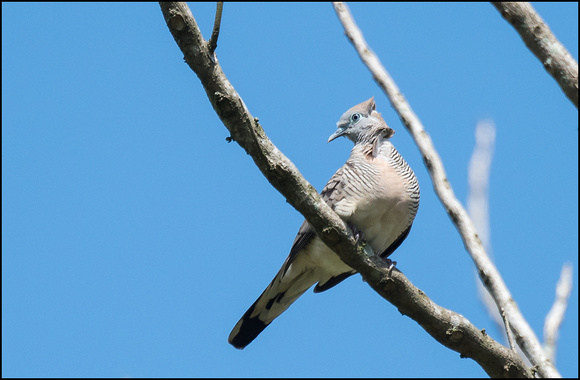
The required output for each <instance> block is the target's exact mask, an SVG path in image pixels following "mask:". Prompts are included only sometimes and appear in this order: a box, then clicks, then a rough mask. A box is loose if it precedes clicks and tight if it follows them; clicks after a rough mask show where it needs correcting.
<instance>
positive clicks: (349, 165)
mask: <svg viewBox="0 0 580 380" xmlns="http://www.w3.org/2000/svg"><path fill="white" fill-rule="evenodd" d="M337 127H338V129H337V130H336V132H334V133H333V134H332V135H331V136H330V137H329V139H328V141H329V142H330V141H332V140H334V139H336V138H337V137H340V136H345V137H347V138H348V139H349V140H351V141H352V142H354V143H355V146H354V148H353V149H352V151H351V153H350V157H349V158H348V160H347V161H346V163H345V164H344V165H343V166H342V167H341V168H340V169H338V171H337V172H336V173H335V174H334V175H333V176H332V178H331V179H330V181H328V183H327V184H326V186H325V187H324V189H323V190H322V192H321V196H322V198H323V199H324V200H325V201H326V203H327V204H328V205H329V206H330V207H332V209H333V210H334V211H335V212H336V213H337V214H338V215H339V216H340V217H341V218H342V219H343V220H344V221H345V222H347V223H348V224H349V225H351V226H353V227H354V228H356V230H358V231H360V232H361V233H362V237H363V238H364V240H365V241H366V242H367V243H368V244H369V245H370V246H371V248H372V249H373V251H374V252H375V254H377V255H380V256H381V257H383V258H386V257H388V256H389V255H390V254H391V253H393V251H394V250H395V249H397V247H398V246H399V245H400V244H401V243H402V242H403V240H405V238H406V237H407V235H408V234H409V231H410V230H411V225H412V224H413V220H414V218H415V215H416V214H417V209H418V207H419V183H418V182H417V178H416V177H415V174H414V173H413V170H411V168H410V167H409V165H408V164H407V163H406V162H405V160H404V159H403V157H401V155H400V154H399V152H397V150H396V149H395V147H394V146H393V145H392V144H391V143H390V142H389V138H390V137H391V136H392V135H393V134H394V133H395V132H394V131H393V130H392V129H391V128H389V127H388V126H387V124H386V123H385V121H384V120H383V118H382V117H381V115H380V113H378V112H376V111H375V102H374V98H371V99H369V100H367V101H366V102H363V103H361V104H358V105H356V106H354V107H352V108H351V109H349V110H348V111H346V112H345V113H344V114H343V115H342V117H341V118H340V120H339V121H338V123H337ZM355 273H356V272H355V271H354V270H353V269H352V268H350V267H349V266H347V265H346V264H345V263H343V262H342V261H341V260H340V258H339V257H338V256H337V255H336V254H335V253H334V252H333V251H332V250H331V249H330V248H328V247H327V246H326V245H325V244H324V243H323V242H322V240H320V239H319V238H318V236H317V235H316V233H315V232H314V230H313V229H312V227H311V226H310V224H308V222H306V221H304V223H303V224H302V226H301V227H300V229H299V230H298V234H297V235H296V238H295V239H294V243H293V244H292V248H291V250H290V254H289V255H288V257H287V258H286V261H285V262H284V264H283V265H282V268H280V270H279V271H278V274H276V277H274V280H272V282H271V283H270V285H268V287H267V288H266V290H264V292H263V293H262V295H261V296H260V297H259V298H258V299H257V300H256V302H254V304H253V305H252V306H251V307H250V308H249V309H248V311H246V313H245V314H244V315H243V316H242V318H241V319H240V320H239V322H238V323H237V324H236V326H235V327H234V328H233V330H232V332H231V333H230V336H229V339H228V341H229V342H230V343H231V344H232V345H233V346H234V347H236V348H244V347H245V346H247V345H248V344H250V343H251V342H252V341H253V340H254V339H255V338H256V337H257V336H258V334H260V333H261V332H262V331H263V330H264V329H265V328H266V326H268V325H269V324H270V323H271V322H272V321H273V320H274V319H275V318H276V317H278V316H279V315H280V314H282V313H283V312H284V311H285V310H286V309H287V308H288V307H289V306H290V305H291V304H292V303H293V302H294V301H296V299H297V298H298V297H300V296H301V295H302V294H304V292H306V290H308V289H309V288H310V287H311V286H312V285H314V284H316V286H315V287H314V292H315V293H318V292H322V291H325V290H328V289H330V288H331V287H333V286H335V285H336V284H338V283H339V282H341V281H342V280H344V279H345V278H347V277H349V276H351V275H353V274H355Z"/></svg>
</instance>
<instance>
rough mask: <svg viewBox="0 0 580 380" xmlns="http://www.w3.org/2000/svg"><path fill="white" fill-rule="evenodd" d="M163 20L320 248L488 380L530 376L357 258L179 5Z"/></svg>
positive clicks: (375, 262)
mask: <svg viewBox="0 0 580 380" xmlns="http://www.w3.org/2000/svg"><path fill="white" fill-rule="evenodd" d="M160 5H161V10H162V12H163V15H164V17H165V21H166V23H167V26H168V27H169V30H170V31H171V33H172V35H173V37H174V39H175V41H176V42H177V44H178V46H179V47H180V49H181V51H182V52H183V54H184V56H185V60H186V62H187V63H188V65H189V66H190V67H191V69H192V70H193V71H194V72H195V73H196V74H197V76H198V78H199V79H200V81H201V82H202V85H203V87H204V89H205V91H206V94H207V96H208V98H209V100H210V102H211V104H212V106H213V108H214V110H215V111H216V113H217V114H218V116H219V117H220V119H221V120H222V122H223V123H224V125H225V126H226V128H228V130H229V131H230V133H231V138H232V139H233V140H235V141H236V142H237V143H238V144H239V145H240V146H241V147H242V148H243V149H244V150H245V151H246V152H247V153H248V154H249V155H250V156H251V157H252V159H253V160H254V162H255V164H256V166H258V168H259V169H260V171H261V172H262V174H264V176H265V177H266V178H267V179H268V181H269V182H270V183H271V184H272V185H273V186H274V187H275V188H276V189H277V190H278V191H280V193H282V195H284V197H286V199H287V201H288V203H290V204H291V205H292V206H293V207H294V208H296V210H298V211H299V212H300V213H301V214H302V215H303V216H304V217H305V218H306V220H307V221H308V222H309V223H310V224H311V225H312V227H313V228H314V229H315V231H316V233H317V234H318V235H319V237H320V238H321V239H322V241H323V242H324V243H325V244H326V245H328V246H329V247H331V248H332V249H333V250H334V251H335V252H336V253H337V254H338V256H339V257H340V258H341V260H343V261H344V262H345V263H346V264H347V265H349V266H351V267H352V268H354V269H355V270H357V271H358V272H359V273H360V274H361V275H362V277H363V279H364V280H365V281H366V282H367V283H368V284H369V285H370V286H371V287H372V288H373V289H374V290H375V291H377V292H378V293H379V294H380V295H381V296H382V297H384V298H385V299H387V300H388V301H389V302H391V303H392V304H393V305H395V306H396V307H397V308H398V309H399V311H400V312H401V313H403V314H405V315H408V316H409V317H411V318H412V319H414V320H415V321H417V322H418V323H419V324H420V325H421V326H422V327H423V328H424V329H425V330H426V331H427V332H428V333H429V334H431V335H432V336H433V337H434V338H435V339H436V340H437V341H439V342H440V343H442V344H443V345H445V346H446V347H448V348H450V349H452V350H455V351H457V352H460V353H461V356H462V357H469V358H472V359H474V360H475V361H476V362H477V363H479V364H480V365H481V367H482V368H483V369H484V370H485V371H486V372H487V373H488V374H489V375H490V376H492V377H531V376H532V372H531V371H530V369H529V368H527V366H526V365H525V364H524V363H523V361H522V360H521V358H520V357H518V356H517V355H515V354H514V353H513V352H512V351H510V350H508V349H506V348H505V347H504V346H502V345H501V344H499V343H497V342H496V341H494V340H493V339H491V338H490V337H489V336H488V335H487V334H486V333H485V331H480V330H478V329H477V328H476V327H475V326H473V325H472V324H471V323H470V322H469V321H468V320H467V319H466V318H464V317H463V316H462V315H460V314H457V313H455V312H453V311H450V310H447V309H445V308H442V307H440V306H438V305H436V304H435V303H434V302H433V301H431V300H430V299H429V298H428V297H427V296H426V295H425V293H423V292H422V291H421V290H419V289H417V288H416V287H415V286H413V285H412V284H411V283H410V282H409V280H408V279H407V278H406V277H405V276H404V275H403V274H402V273H400V272H399V271H398V270H396V269H395V270H392V271H390V270H389V269H388V268H384V267H383V265H384V262H383V261H382V260H381V259H380V258H377V257H369V256H367V255H365V254H364V247H363V246H362V245H357V244H356V241H355V239H354V237H353V235H352V233H351V231H350V229H349V228H348V227H347V226H346V224H345V223H344V222H343V221H342V219H340V217H338V215H336V213H334V211H332V209H331V208H330V207H329V206H328V205H327V204H326V203H325V202H324V201H322V199H321V198H320V195H319V194H318V192H317V191H316V189H314V187H312V186H311V185H310V184H309V183H308V182H307V181H306V180H305V179H304V178H302V176H301V175H300V173H299V171H298V169H296V167H295V166H294V164H293V163H292V162H291V161H290V160H288V158H286V157H285V156H284V155H283V154H282V153H281V152H280V151H279V150H278V149H277V148H276V147H275V146H274V145H273V144H272V142H271V141H270V140H269V139H268V137H267V136H266V135H265V133H264V131H263V130H262V128H261V126H260V124H259V123H258V121H257V119H255V118H254V117H253V116H252V115H251V114H250V112H249V111H248V109H247V108H246V106H245V104H244V102H243V101H242V99H241V98H240V96H239V95H238V93H237V92H236V91H235V90H234V88H233V86H232V85H231V84H230V82H229V81H228V80H227V78H226V76H225V74H224V73H223V71H222V69H221V67H220V65H219V63H218V61H217V59H215V55H214V54H212V53H211V52H210V51H209V46H208V45H209V44H208V43H207V42H206V41H205V40H204V39H203V37H202V35H201V32H200V31H199V28H198V26H197V23H196V22H195V19H194V18H193V15H192V14H191V11H190V10H189V8H188V7H187V5H186V4H185V3H160Z"/></svg>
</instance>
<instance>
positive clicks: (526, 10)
mask: <svg viewBox="0 0 580 380" xmlns="http://www.w3.org/2000/svg"><path fill="white" fill-rule="evenodd" d="M492 4H493V6H494V7H496V8H497V10H498V11H499V12H500V13H501V15H502V16H503V18H505V19H506V21H507V22H509V23H510V24H511V25H512V26H513V27H514V28H515V30H516V31H517V32H518V33H519V35H520V37H521V38H522V40H523V41H524V43H525V44H526V46H527V47H528V49H530V51H531V52H532V53H533V54H534V55H535V56H536V57H537V58H538V59H539V60H540V62H542V65H544V68H545V69H546V71H547V72H548V73H549V74H550V75H551V76H552V77H553V78H554V79H555V80H556V82H558V84H559V85H560V88H561V89H562V91H564V94H566V96H567V97H568V99H570V100H571V101H572V103H574V105H576V108H578V62H576V60H575V59H574V58H572V56H571V55H570V53H569V52H568V50H567V49H566V48H565V47H564V45H562V44H561V43H560V41H558V39H557V38H556V36H554V34H553V33H552V31H551V30H550V28H549V27H548V25H546V23H545V22H544V20H542V18H541V17H540V15H539V14H537V13H536V11H535V10H534V8H533V7H532V5H531V4H530V3H517V2H504V3H501V2H492Z"/></svg>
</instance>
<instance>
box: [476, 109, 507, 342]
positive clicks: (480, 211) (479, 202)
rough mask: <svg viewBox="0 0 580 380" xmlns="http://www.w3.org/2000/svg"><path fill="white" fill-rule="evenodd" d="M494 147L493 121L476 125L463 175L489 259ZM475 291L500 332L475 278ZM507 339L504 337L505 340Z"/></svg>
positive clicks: (499, 318)
mask: <svg viewBox="0 0 580 380" xmlns="http://www.w3.org/2000/svg"><path fill="white" fill-rule="evenodd" d="M494 144H495V125H494V124H493V121H491V120H489V121H480V122H479V123H477V126H476V127H475V148H474V149H473V155H472V156H471V160H470V161H469V169H468V172H467V175H468V183H469V194H468V196H467V209H468V210H469V216H470V217H471V220H472V221H473V225H474V227H475V229H476V230H477V232H478V236H479V240H481V244H483V247H484V248H485V250H486V252H488V254H489V255H490V257H491V256H492V255H491V243H490V241H491V239H490V232H489V199H488V193H489V192H488V189H489V175H490V170H491V161H492V158H493V148H494ZM476 281H477V289H478V293H479V296H480V299H481V302H482V303H483V305H484V306H485V308H486V310H487V312H488V314H489V316H490V317H491V318H492V319H493V321H494V322H495V323H496V324H497V325H498V326H499V327H500V329H501V331H504V319H503V318H502V316H501V314H500V312H499V310H498V308H497V305H496V304H495V302H494V300H493V298H491V295H490V294H489V292H488V291H487V289H486V288H485V286H483V284H482V283H481V279H480V278H479V276H476ZM506 338H507V337H506Z"/></svg>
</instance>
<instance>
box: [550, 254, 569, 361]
mask: <svg viewBox="0 0 580 380" xmlns="http://www.w3.org/2000/svg"><path fill="white" fill-rule="evenodd" d="M571 292H572V264H570V263H567V264H564V266H563V267H562V272H560V279H559V280H558V284H557V285H556V300H555V301H554V305H552V308H551V309H550V311H549V312H548V315H546V320H545V321H544V350H545V351H546V355H547V356H548V357H549V358H550V360H551V361H552V363H556V343H557V341H558V331H559V329H560V325H561V324H562V321H563V320H564V314H565V313H566V309H567V308H568V299H569V298H570V293H571Z"/></svg>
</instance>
